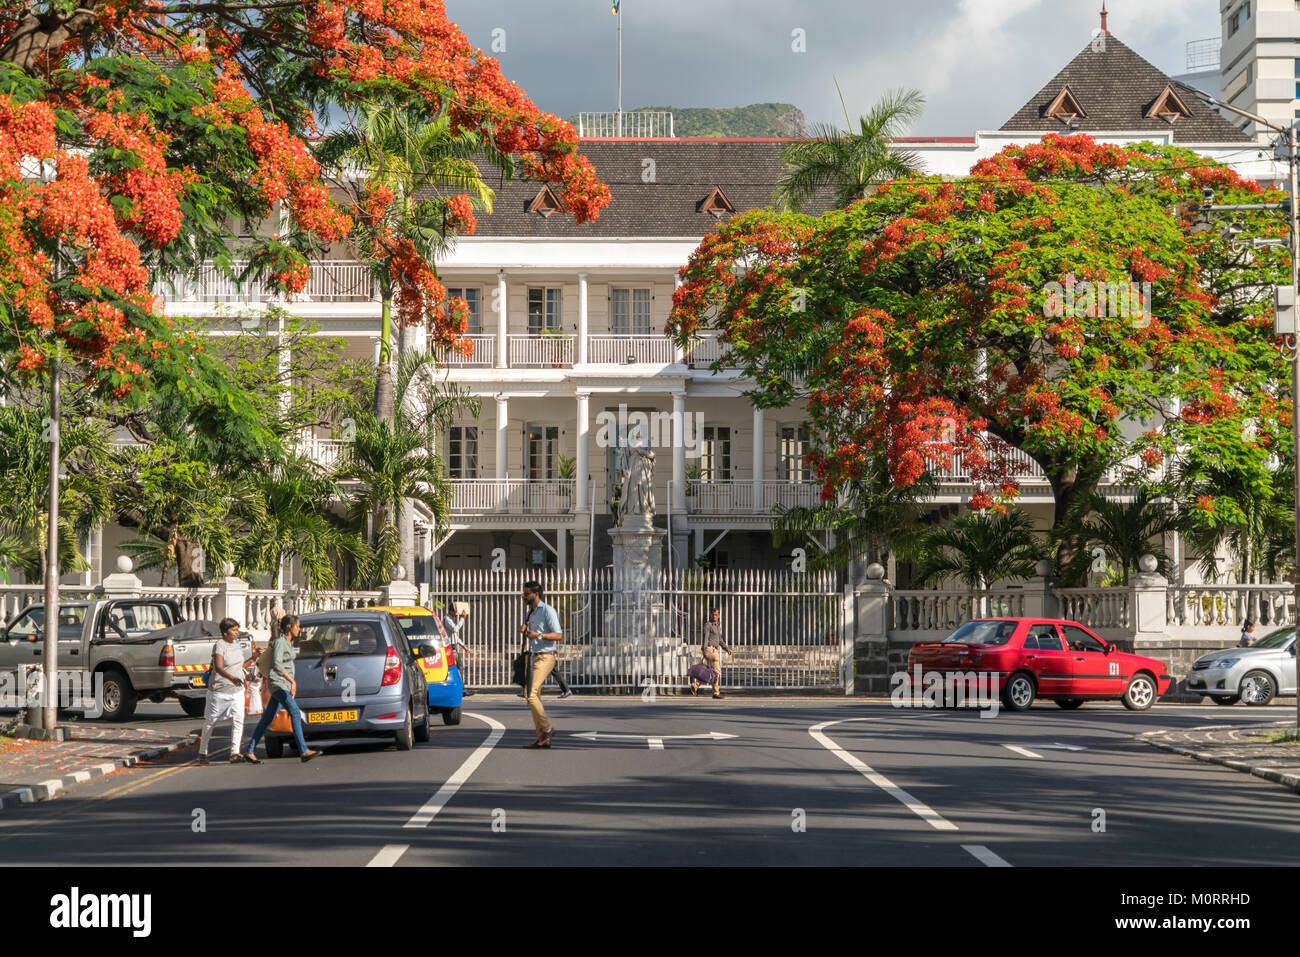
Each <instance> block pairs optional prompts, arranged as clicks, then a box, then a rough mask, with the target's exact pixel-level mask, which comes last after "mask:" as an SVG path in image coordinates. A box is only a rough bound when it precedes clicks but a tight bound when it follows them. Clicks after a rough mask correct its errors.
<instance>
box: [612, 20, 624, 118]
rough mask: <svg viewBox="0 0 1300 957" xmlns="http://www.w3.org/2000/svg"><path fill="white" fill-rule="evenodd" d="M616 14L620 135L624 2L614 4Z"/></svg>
mask: <svg viewBox="0 0 1300 957" xmlns="http://www.w3.org/2000/svg"><path fill="white" fill-rule="evenodd" d="M614 16H616V17H618V100H617V103H618V107H617V109H618V114H617V115H618V135H619V136H622V135H623V4H622V3H621V2H620V3H615V4H614Z"/></svg>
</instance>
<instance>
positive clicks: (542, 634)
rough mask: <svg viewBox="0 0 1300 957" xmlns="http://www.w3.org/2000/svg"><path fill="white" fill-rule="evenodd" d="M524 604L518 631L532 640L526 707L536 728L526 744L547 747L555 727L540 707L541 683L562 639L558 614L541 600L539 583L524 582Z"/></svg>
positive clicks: (547, 672)
mask: <svg viewBox="0 0 1300 957" xmlns="http://www.w3.org/2000/svg"><path fill="white" fill-rule="evenodd" d="M524 604H525V605H527V606H528V620H527V621H525V622H524V623H523V624H522V625H520V626H519V633H520V634H521V635H523V636H524V638H525V639H526V640H528V641H530V642H531V645H530V647H529V650H530V651H531V652H532V662H533V667H532V674H531V675H529V682H528V710H530V711H531V712H532V713H533V727H534V728H536V729H537V740H536V741H534V742H533V743H532V744H529V745H526V747H529V748H549V747H550V746H551V738H553V737H555V729H554V728H553V727H551V722H550V721H549V720H548V719H547V717H546V709H545V708H543V707H542V685H543V684H545V683H546V679H547V677H549V676H550V674H551V672H552V671H554V670H555V658H556V655H555V650H556V646H557V643H558V642H561V641H563V640H564V634H563V632H562V631H561V629H560V616H559V615H557V614H556V613H555V609H554V608H552V607H551V606H550V605H548V604H546V602H544V601H542V586H541V583H540V582H535V581H529V582H524Z"/></svg>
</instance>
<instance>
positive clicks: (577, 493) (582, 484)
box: [573, 285, 591, 514]
mask: <svg viewBox="0 0 1300 957" xmlns="http://www.w3.org/2000/svg"><path fill="white" fill-rule="evenodd" d="M583 288H586V287H585V285H584V287H583ZM590 402H591V397H590V396H588V395H587V393H585V392H579V393H578V438H577V453H576V454H575V455H574V458H575V460H576V461H575V462H574V465H573V481H574V486H575V487H574V490H573V502H574V510H575V511H577V512H578V513H579V514H581V513H582V512H585V511H586V510H587V508H588V507H589V503H588V501H587V476H588V475H590V474H591V452H590V449H589V448H588V443H589V441H590V425H589V412H590Z"/></svg>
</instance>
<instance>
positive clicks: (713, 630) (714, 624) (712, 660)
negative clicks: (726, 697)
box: [703, 608, 731, 698]
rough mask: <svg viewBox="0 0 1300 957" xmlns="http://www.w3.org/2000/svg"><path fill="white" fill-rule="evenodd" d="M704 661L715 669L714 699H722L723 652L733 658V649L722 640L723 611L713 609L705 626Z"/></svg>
mask: <svg viewBox="0 0 1300 957" xmlns="http://www.w3.org/2000/svg"><path fill="white" fill-rule="evenodd" d="M703 644H704V660H705V661H707V662H708V663H709V667H710V668H712V669H713V697H715V698H721V697H723V694H722V652H724V651H725V652H726V653H727V657H728V658H730V657H731V648H730V646H728V645H727V643H726V642H725V641H723V640H722V609H721V608H713V609H711V610H710V611H709V620H708V621H707V622H705V624H704V642H703Z"/></svg>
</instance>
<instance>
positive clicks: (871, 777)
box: [808, 718, 958, 831]
mask: <svg viewBox="0 0 1300 957" xmlns="http://www.w3.org/2000/svg"><path fill="white" fill-rule="evenodd" d="M876 720H878V719H876V718H841V719H840V720H838V721H823V722H822V723H821V724H815V725H813V726H812V727H811V728H809V729H808V733H809V734H810V735H812V738H813V740H814V741H816V742H817V743H818V744H820V745H821V746H822V747H824V748H826V750H828V751H830V752H831V754H833V755H835V756H836V757H837V758H839V759H840V760H841V761H843V762H844V763H845V764H847V765H848V766H849V767H851V768H853V770H855V771H857V772H858V773H859V774H861V775H862V776H863V777H864V778H866V779H867V780H868V781H870V782H871V783H872V784H874V785H875V786H876V787H878V788H880V789H881V790H882V791H884V792H885V793H886V794H888V795H889V796H890V797H892V798H894V800H896V801H898V802H899V803H900V804H902V805H903V806H904V807H906V808H907V809H908V810H910V811H911V812H912V813H913V814H915V815H917V816H918V817H919V818H921V820H923V821H925V822H926V823H927V824H929V825H930V826H931V827H932V828H934V829H935V830H936V831H955V830H957V829H958V828H957V825H956V824H953V823H952V821H949V820H948V819H947V818H945V817H944V816H943V815H942V814H940V813H939V812H937V811H935V810H934V809H933V808H931V807H930V806H929V805H927V804H926V803H925V802H923V801H918V800H917V799H916V798H914V797H912V795H910V794H908V793H907V792H906V791H904V790H903V789H902V788H900V787H899V786H898V785H896V784H895V783H894V782H893V781H891V780H889V778H887V777H885V776H884V775H883V774H881V773H880V772H878V771H876V770H874V769H873V768H872V767H871V766H870V765H868V764H866V763H865V762H864V761H861V760H859V759H858V758H856V757H854V756H853V755H851V754H849V752H847V751H845V750H844V749H843V748H841V747H840V746H839V745H838V744H836V743H835V742H834V741H832V740H831V739H830V738H829V737H827V736H826V735H825V734H823V733H822V729H823V728H829V727H830V726H831V725H833V724H843V723H844V722H846V721H876Z"/></svg>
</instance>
